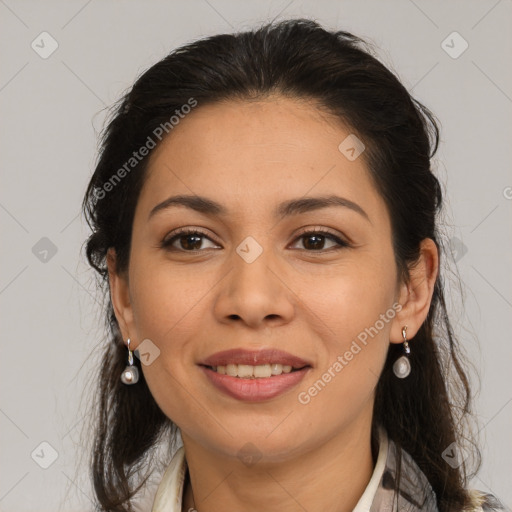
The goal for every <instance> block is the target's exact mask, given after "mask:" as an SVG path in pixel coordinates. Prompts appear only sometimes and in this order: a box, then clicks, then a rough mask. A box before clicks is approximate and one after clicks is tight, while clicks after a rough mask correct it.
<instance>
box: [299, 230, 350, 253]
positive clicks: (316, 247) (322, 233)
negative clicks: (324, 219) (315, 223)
mask: <svg viewBox="0 0 512 512" xmlns="http://www.w3.org/2000/svg"><path fill="white" fill-rule="evenodd" d="M296 240H302V241H303V250H306V251H308V252H315V251H316V252H320V251H325V250H339V249H343V248H344V247H349V246H350V244H349V243H348V242H345V241H344V240H342V239H341V238H339V237H338V236H336V235H335V234H334V233H331V232H330V231H327V230H325V229H317V230H311V231H304V232H302V233H301V234H300V236H299V237H298V238H296ZM326 240H330V241H332V242H334V244H335V245H334V246H332V247H328V248H326V247H325V242H326ZM299 249H300V247H299Z"/></svg>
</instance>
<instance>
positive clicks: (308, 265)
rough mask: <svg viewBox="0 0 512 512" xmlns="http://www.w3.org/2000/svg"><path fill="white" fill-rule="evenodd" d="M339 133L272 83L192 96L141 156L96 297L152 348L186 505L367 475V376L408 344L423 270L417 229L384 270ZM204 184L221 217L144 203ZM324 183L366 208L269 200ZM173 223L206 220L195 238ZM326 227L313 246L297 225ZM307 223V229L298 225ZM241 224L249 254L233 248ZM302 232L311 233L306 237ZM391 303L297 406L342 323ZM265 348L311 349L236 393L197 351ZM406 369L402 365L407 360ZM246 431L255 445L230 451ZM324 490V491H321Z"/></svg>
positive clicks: (357, 489) (352, 488)
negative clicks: (287, 374) (241, 91)
mask: <svg viewBox="0 0 512 512" xmlns="http://www.w3.org/2000/svg"><path fill="white" fill-rule="evenodd" d="M349 134H350V130H349V129H348V128H346V127H345V126H344V125H343V124H342V123H340V122H339V121H338V120H335V119H334V118H330V117H328V116H326V115H325V114H322V113H321V112H320V111H319V110H318V109H317V108H315V105H314V104H313V103H311V102H306V101H303V100H298V99H291V98H284V97H281V96H272V97H268V98H266V99H262V100H258V101H252V102H241V101H227V102H222V103H218V104H214V105H209V106H201V105H199V106H198V107H197V109H195V110H194V111H193V112H192V113H191V114H189V115H188V116H187V117H186V118H185V119H183V120H182V121H180V124H179V125H178V126H177V127H175V129H174V130H173V131H172V132H171V134H170V135H169V136H168V138H167V139H165V140H164V142H163V143H162V144H161V145H160V146H159V147H158V148H156V149H155V150H154V151H153V153H152V154H151V157H150V163H149V167H148V179H147V181H146V183H145V184H144V187H143V189H142V191H141V194H140V198H139V201H138V203H137V208H136V212H135V218H134V224H133V238H132V247H131V254H130V264H129V268H128V271H127V272H126V273H122V272H117V270H116V264H115V263H116V262H115V252H114V251H113V250H111V251H110V252H109V256H108V265H109V272H110V286H111V298H112V301H113V304H114V309H115V313H116V317H117V319H118V322H119V324H120V328H121V331H122V334H123V337H124V339H127V338H130V339H131V340H132V341H131V348H132V349H135V348H136V347H137V345H138V344H139V343H140V342H142V340H144V339H146V338H149V339H150V340H151V341H152V342H153V343H154V344H155V345H156V346H157V347H158V348H159V350H160V355H159V357H157V358H156V359H155V360H154V362H152V364H151V365H148V366H145V365H143V372H144V376H145V378H146V380H147V383H148V385H149V388H150V390H151V393H152V395H153V396H154V398H155V400H156V402H157V403H158V405H159V406H160V408H161V409H162V411H163V412H164V413H165V414H166V415H167V416H168V417H169V418H171V419H172V421H173V422H175V423H176V424H177V425H178V426H179V427H180V429H181V433H182V438H183V442H184V446H185V452H186V458H187V462H188V466H189V471H190V477H191V483H192V488H190V485H188V486H187V488H186V490H185V495H184V503H183V510H188V508H189V507H192V506H193V505H192V503H193V502H192V494H193V496H194V503H195V508H196V509H197V510H198V511H200V512H205V511H206V512H216V511H220V510H223V511H224V510H238V511H261V510H266V511H277V510H279V512H288V511H292V510H294V511H296V510H304V509H306V510H310V511H312V510H323V511H332V512H334V511H336V512H344V511H351V510H352V509H353V508H354V506H355V505H356V503H357V501H358V500H359V498H360V496H361V495H362V493H363V491H364V489H365V487H366V485H367V484H368V481H369V479H370V477H371V474H372V471H373V466H374V463H375V461H374V460H373V458H372V453H371V445H370V432H371V421H372V407H373V401H374V390H375V386H376V384H377V381H378V376H379V375H380V373H381V371H382V368H383V365H384V361H385V357H386V352H387V349H388V346H389V343H401V342H402V333H401V331H402V327H403V326H404V325H407V326H408V329H407V336H408V339H409V341H411V340H412V342H411V350H414V340H413V338H414V335H415V334H416V332H417V331H418V329H419V328H420V326H421V324H422V323H423V321H424V320H425V318H426V316H427V313H428V310H429V306H430V302H431V299H432V293H433V289H434V283H435V280H436V277H437V272H438V254H437V249H436V246H435V244H434V242H433V241H432V240H430V239H425V240H424V241H423V242H422V244H421V256H420V258H419V260H418V262H417V265H415V266H414V267H413V268H411V277H410V281H409V282H407V283H402V282H399V280H398V274H397V269H396V265H395V261H394V255H393V249H392V245H391V224H390V218H389V215H388V212H387V209H386V205H385V203H384V201H383V199H382V197H381V196H380V195H379V193H378V192H377V190H376V188H375V187H374V184H373V182H372V181H371V178H370V175H369V173H368V170H367V168H366V164H365V162H364V159H363V158H362V157H359V158H357V159H356V160H354V161H349V160H348V159H347V158H346V157H345V156H344V155H343V154H342V153H341V152H340V151H339V150H338V145H339V144H340V143H341V142H342V141H343V140H344V139H345V138H346V137H347V136H348V135H349ZM177 194H197V195H201V196H207V197H208V198H211V199H213V200H215V201H217V202H219V203H221V204H222V205H223V206H224V207H225V208H227V209H228V211H229V215H227V216H226V217H219V216H212V215H205V214H202V213H198V212H196V211H193V210H191V209H189V208H186V207H181V206H178V207H176V206H174V207H171V208H168V209H163V210H161V211H159V212H158V213H157V214H155V215H153V216H152V217H151V218H148V217H149V213H150V211H151V210H152V209H153V208H154V207H155V205H157V204H159V203H161V202H162V201H164V200H165V199H167V198H168V197H169V196H172V195H177ZM330 194H336V195H339V196H342V197H344V198H347V199H349V200H351V201H353V202H355V203H357V204H358V205H359V206H360V207H361V208H362V209H363V210H364V211H365V212H366V213H367V215H368V219H366V218H365V217H364V216H363V215H361V214H359V213H357V212H356V211H353V210H351V209H349V208H346V207H329V208H323V209H319V210H315V211H310V212H307V213H300V214H294V215H292V216H290V217H286V218H284V219H278V218H275V217H274V216H273V214H272V212H273V209H274V208H275V207H276V205H277V204H279V203H281V202H282V201H285V200H288V199H295V198H301V197H303V196H307V197H316V196H323V195H330ZM180 227H192V228H198V229H201V230H202V231H204V232H205V233H206V236H205V237H203V238H202V240H203V242H202V245H199V250H197V251H196V252H195V253H193V252H186V247H187V245H186V242H187V240H186V239H185V240H183V239H182V242H183V244H184V245H185V248H184V245H182V244H180V240H179V239H177V240H175V242H174V244H173V245H174V248H175V250H174V252H173V251H171V250H169V248H167V249H165V248H162V247H161V246H160V245H159V244H160V243H161V242H162V240H164V239H165V238H166V237H167V238H170V235H172V232H173V231H175V230H176V229H177V228H180ZM301 228H308V231H315V229H316V228H323V229H329V230H330V231H332V232H333V233H334V234H335V235H336V236H338V237H339V238H341V239H342V240H346V241H349V242H350V244H351V245H350V246H348V247H341V248H340V249H339V250H333V249H332V248H333V247H334V248H335V247H338V245H337V243H336V242H335V241H333V240H331V239H329V238H326V239H325V245H324V246H323V248H322V246H321V245H320V250H319V249H314V247H315V246H314V244H312V243H311V237H309V238H308V237H307V236H306V237H304V236H302V237H300V236H299V235H300V233H299V230H300V229H301ZM309 228H310V229H309ZM248 236H251V237H253V238H254V239H255V240H256V241H257V242H258V244H259V245H260V246H261V247H262V248H263V252H262V254H261V255H260V256H259V257H258V258H257V259H256V260H255V261H254V262H252V263H247V262H246V261H245V260H244V259H242V258H241V257H240V256H239V255H238V253H237V252H236V248H237V247H238V246H239V244H240V243H241V242H242V240H244V239H245V238H246V237H248ZM311 247H313V248H311ZM397 303H399V304H400V305H401V310H400V311H399V312H398V313H397V314H396V315H395V316H394V318H392V319H391V320H390V321H388V322H385V325H384V327H383V328H382V329H381V330H380V331H379V333H378V335H376V336H374V337H373V338H371V341H370V342H369V343H368V344H367V345H366V346H364V348H363V349H362V350H361V351H360V352H359V353H358V354H357V355H356V356H354V358H353V359H352V360H351V361H350V362H349V363H348V364H347V365H346V366H345V367H344V368H343V370H342V371H341V372H339V374H337V375H336V377H335V378H333V379H332V380H331V382H329V383H328V384H327V385H326V386H325V388H324V389H323V390H322V391H321V392H320V393H318V394H317V396H315V397H314V398H312V399H311V401H310V402H309V403H308V404H306V405H304V404H302V403H300V402H299V401H298V399H297V395H298V393H299V392H300V391H307V390H308V388H309V387H310V386H312V385H313V383H314V382H315V381H317V380H318V379H319V378H320V377H321V376H322V374H323V373H324V372H325V371H326V370H327V369H328V368H329V367H332V365H333V363H334V362H335V361H336V360H337V357H338V356H339V355H343V354H344V353H345V352H346V351H347V350H348V349H349V347H350V345H351V343H352V341H353V340H354V339H356V337H357V335H358V334H359V333H361V332H362V331H364V330H365V328H368V327H370V326H373V325H374V324H375V322H376V321H377V320H378V319H379V315H381V314H384V313H385V312H386V311H387V310H389V309H390V308H392V306H393V304H397ZM237 347H243V348H249V349H261V348H279V349H282V350H286V351H288V352H290V353H292V354H295V355H297V356H299V357H302V358H304V359H306V360H309V361H311V363H312V366H313V368H312V369H311V370H309V372H308V374H307V375H306V376H305V378H304V379H303V381H302V382H301V383H300V384H299V386H298V387H297V388H294V389H292V390H290V391H288V392H286V393H284V394H282V395H280V396H277V397H275V398H273V399H271V400H268V401H265V402H260V403H250V402H243V401H238V400H235V399H234V398H230V397H229V396H227V395H224V394H223V393H221V392H220V391H218V390H217V389H216V388H214V387H213V386H212V385H211V384H210V382H209V380H208V379H207V378H206V377H205V376H204V375H203V373H202V371H201V370H200V368H199V367H198V366H197V363H198V362H199V361H200V360H201V359H204V358H205V357H207V356H209V355H211V354H213V353H215V352H218V351H221V350H226V349H231V348H237ZM413 371H414V369H413ZM248 442H250V443H252V444H253V445H254V446H255V447H256V448H257V450H258V452H259V454H260V455H261V459H260V460H259V461H258V462H257V463H256V464H254V465H252V466H249V467H247V466H245V465H244V464H243V463H242V462H241V461H240V459H239V458H238V456H237V453H238V451H239V450H240V449H241V448H242V447H243V446H244V445H245V444H246V443H248ZM333 489H334V490H335V492H333Z"/></svg>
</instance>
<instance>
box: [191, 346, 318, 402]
mask: <svg viewBox="0 0 512 512" xmlns="http://www.w3.org/2000/svg"><path fill="white" fill-rule="evenodd" d="M199 366H200V367H201V369H202V370H203V372H204V373H205V375H206V376H207V377H208V379H209V380H210V382H211V383H212V384H213V385H214V386H215V387H216V388H217V389H219V390H220V391H223V392H224V393H225V394H227V395H229V396H231V397H232V398H236V399H238V400H245V401H251V402H261V401H264V400H268V399H270V398H273V397H275V396H277V395H280V394H281V393H284V392H285V391H287V390H289V389H290V388H292V387H294V386H295V385H297V384H298V383H299V382H300V381H301V380H302V378H303V377H304V376H305V375H306V373H307V372H308V371H309V370H310V369H311V368H312V365H311V363H310V362H309V361H306V360H304V359H301V358H299V357H297V356H294V355H292V354H289V353H287V352H283V351H281V350H273V349H266V350H260V351H257V352H256V351H250V350H244V349H233V350H226V351H223V352H217V353H216V354H213V355H212V356H210V357H208V358H206V359H205V360H203V361H202V362H201V363H199Z"/></svg>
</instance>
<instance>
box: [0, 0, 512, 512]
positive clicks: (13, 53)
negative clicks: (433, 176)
mask: <svg viewBox="0 0 512 512" xmlns="http://www.w3.org/2000/svg"><path fill="white" fill-rule="evenodd" d="M511 15H512V2H511V1H510V0H498V1H496V0H492V1H482V0H479V1H474V0H473V1H468V0H464V1H449V2H447V1H443V2H441V1H430V2H427V1H420V0H414V1H413V0H401V1H379V2H377V1H372V2H369V1H359V2H356V1H344V0H343V1H315V2H306V1H300V0H295V1H290V0H283V1H262V2H248V1H238V2H235V1H233V0H209V1H206V0H192V1H188V2H185V1H176V2H161V1H160V2H157V1H150V2H142V1H125V2H119V1H101V0H90V1H83V0H82V1H66V2H64V1H59V2H57V1H46V2H36V1H14V0H0V20H1V21H0V40H1V45H2V50H3V59H2V66H1V71H0V106H1V124H0V126H1V128H0V129H1V137H0V156H1V189H0V224H1V237H2V238H1V239H2V250H1V255H0V308H1V326H2V336H1V343H2V350H1V356H0V361H1V370H0V385H1V390H2V394H1V403H0V431H1V441H0V448H1V468H0V510H2V511H5V512H7V511H9V512H11V511H36V510H37V511H40V512H43V511H50V510H51V511H56V510H66V511H82V510H91V508H92V507H91V503H90V496H91V488H90V485H89V483H88V479H87V472H86V467H85V460H81V459H80V454H81V450H80V447H81V442H82V441H81V440H80V427H81V426H82V425H83V424H84V421H86V420H87V418H84V415H85V402H84V401H83V400H82V401H81V396H82V395H81V392H82V390H83V389H92V388H90V386H91V385H92V382H91V369H92V368H93V367H94V366H95V365H96V364H97V354H98V347H99V341H98V340H100V337H101V334H102V327H101V326H102V321H101V317H100V314H99V310H100V309H99V305H98V302H97V301H98V300H99V298H98V295H97V294H96V291H95V288H94V281H93V273H92V271H90V270H88V268H87V266H86V264H85V261H84V258H83V257H82V256H81V252H80V248H81V244H82V242H83V241H84V240H85V237H86V235H87V229H86V228H85V226H84V224H83V221H82V220H81V218H80V216H79V207H80V202H81V199H82V195H83V193H84V190H85V186H86V183H87V181H88V178H89V176H90V174H91V172H92V169H93V165H94V161H95V158H96V143H97V135H98V131H99V130H101V128H102V126H103V122H104V119H105V110H104V109H105V107H106V106H108V105H110V104H112V103H113V102H114V101H115V100H116V99H117V98H118V97H119V95H120V94H121V93H122V92H123V91H124V90H125V89H126V88H127V87H129V86H130V84H132V83H133V81H134V79H135V78H136V76H137V75H138V74H139V73H140V72H142V71H143V70H144V69H146V68H147V67H149V66H150V65H151V64H153V63H155V62H156V61H158V60H159V59H161V58H162V57H163V56H164V55H165V54H166V53H167V52H168V51H170V50H171V49H172V48H174V47H176V46H177V45H180V44H182V43H184V42H187V41H190V40H193V39H195V38H197V37H200V36H203V35H209V34H214V33H217V32H230V31H233V30H237V29H241V28H247V27H250V26H252V25H254V24H255V23H257V22H260V21H268V20H270V19H271V18H274V17H278V18H285V17H299V16H305V17H312V18H315V19H317V20H319V21H320V22H322V23H323V24H325V26H326V27H328V28H343V29H346V30H349V31H352V32H354V33H355V34H357V35H360V36H363V37H366V38H368V39H369V40H370V41H373V42H374V43H375V44H376V45H377V47H379V48H380V53H379V55H380V57H381V59H382V60H384V62H385V63H386V64H387V65H388V66H390V67H392V69H394V70H395V71H396V72H397V73H398V75H399V76H400V77H401V79H402V80H403V82H404V83H405V85H406V86H407V87H408V88H409V89H410V90H411V91H412V92H413V94H414V95H415V96H416V97H417V98H418V99H419V100H420V101H422V102H424V103H425V104H426V105H427V106H428V107H430V108H431V109H432V110H433V111H434V113H435V114H436V115H437V117H438V118H439V119H440V120H441V123H442V143H441V147H440V151H439V153H438V157H437V159H436V161H437V167H438V173H439V176H440V178H441V180H442V182H443V183H444V185H445V186H446V188H447V194H448V200H449V203H450V207H449V209H448V211H447V215H446V218H445V223H446V230H447V238H446V241H447V243H449V244H450V246H451V247H452V249H453V254H454V258H455V260H457V265H458V268H459V272H460V275H461V278H462V280H463V281H464V282H465V302H464V304H463V305H464V309H462V305H461V304H460V301H459V302H457V301H454V302H453V303H452V304H450V307H451V309H452V311H453V314H454V315H455V316H454V323H455V328H456V332H457V334H458V335H459V336H460V338H461V342H462V344H463V345H464V346H465V347H466V349H467V352H468V353H469V355H470V358H471V359H472V360H473V362H474V364H475V365H476V368H477V370H478V372H479V374H480V379H479V380H480V389H481V391H480V395H479V396H478V398H477V401H476V402H475V405H476V413H477V417H478V421H479V426H478V428H479V429H480V437H481V442H482V452H483V456H484V464H483V466H482V469H481V471H480V472H479V474H478V476H477V477H476V478H475V480H474V482H473V486H474V487H477V488H479V489H482V490H487V491H491V492H493V493H495V494H496V495H498V496H499V497H500V498H501V499H502V500H503V501H504V502H505V504H506V505H507V506H508V507H510V505H511V504H512V488H511V486H510V482H511V480H510V476H511V474H512V443H511V435H510V433H511V432H512V404H511V401H512V386H511V385H510V382H511V378H510V373H511V366H512V365H511V363H512V343H511V337H510V333H511V331H512V315H511V309H512V273H511V272H510V256H511V253H512V237H511V224H512V222H511V221H512V216H511V209H512V199H511V197H512V188H511V187H512V175H511V173H510V164H511V160H512V158H511V156H512V143H511V141H512V133H511V132H512V130H511V123H510V119H511V112H512V72H511V68H510V64H509V62H510V56H511V49H512V30H511V29H512V16H511ZM43 31H46V32H48V33H49V34H51V37H53V38H54V39H55V40H56V42H57V44H58V48H57V50H56V51H55V52H54V53H53V54H52V55H50V56H49V57H48V58H46V59H43V58H42V57H41V56H40V54H41V52H43V51H48V50H49V49H51V41H50V39H49V38H48V36H39V35H40V34H41V32H43ZM454 31H457V32H458V33H459V34H460V35H461V36H462V38H464V40H465V41H467V43H468V44H469V46H468V48H467V50H466V51H465V52H464V53H462V54H461V55H460V56H458V57H457V58H453V54H454V52H455V53H458V52H460V50H461V49H462V48H463V46H462V45H463V44H464V43H463V41H462V40H461V39H460V38H458V36H455V39H454V38H453V36H452V37H451V38H448V40H447V42H446V43H444V47H443V45H442V42H443V41H444V40H446V38H447V36H449V35H450V34H451V33H452V32H454ZM42 38H43V39H44V41H43V42H41V39H42ZM32 41H35V43H34V45H35V44H38V45H39V46H38V47H37V46H36V48H37V51H36V50H35V49H33V48H32V47H31V43H32ZM450 46H451V47H452V48H449V47H450ZM43 47H44V48H43ZM445 50H448V51H450V52H451V53H452V56H450V55H449V54H448V53H447V51H445ZM44 237H46V238H47V239H49V241H51V242H49V241H48V240H46V239H44V240H42V241H41V239H42V238H44ZM34 247H35V248H34ZM55 250H56V253H55V254H54V252H55ZM45 251H47V252H45ZM507 263H508V265H507ZM449 281H451V282H452V281H454V280H453V279H449ZM475 383H476V384H478V382H476V381H475ZM91 392H92V391H91ZM42 442H46V443H49V445H51V447H52V448H51V447H49V446H48V445H41V443H42ZM34 450H35V451H34ZM53 450H55V452H56V453H57V454H58V456H57V458H56V460H53V459H54V458H55V453H54V452H53ZM31 454H32V455H31ZM50 463H51V465H50V466H49V467H48V468H47V469H43V468H42V467H40V466H41V465H43V466H44V465H48V464H50ZM150 500H151V493H150V492H149V493H148V502H147V503H149V502H150ZM145 506H146V509H147V507H148V505H147V504H146V505H145Z"/></svg>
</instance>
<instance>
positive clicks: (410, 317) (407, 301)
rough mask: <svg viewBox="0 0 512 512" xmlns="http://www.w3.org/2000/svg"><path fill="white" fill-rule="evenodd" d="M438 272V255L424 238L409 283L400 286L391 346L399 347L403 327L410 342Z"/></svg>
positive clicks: (391, 334)
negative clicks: (398, 307)
mask: <svg viewBox="0 0 512 512" xmlns="http://www.w3.org/2000/svg"><path fill="white" fill-rule="evenodd" d="M438 272H439V254H438V250H437V245H436V243H435V242H434V241H433V240H432V239H431V238H425V239H424V240H422V241H421V244H420V256H419V258H418V260H417V261H416V262H415V263H414V265H412V266H411V267H409V274H410V279H409V281H408V282H407V283H402V284H401V285H400V293H399V298H398V303H399V304H400V305H401V306H402V309H401V310H400V311H398V312H397V314H396V316H395V318H394V319H393V323H392V326H391V332H390V340H389V341H390V342H391V343H402V342H403V337H402V328H403V327H404V326H407V339H408V340H410V339H411V338H413V337H414V336H415V335H416V333H417V332H418V331H419V329H420V327H421V325H422V324H423V322H424V321H425V319H426V318H427V315H428V312H429V309H430V303H431V301H432V295H433V293H434V285H435V283H436V279H437V275H438Z"/></svg>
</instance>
